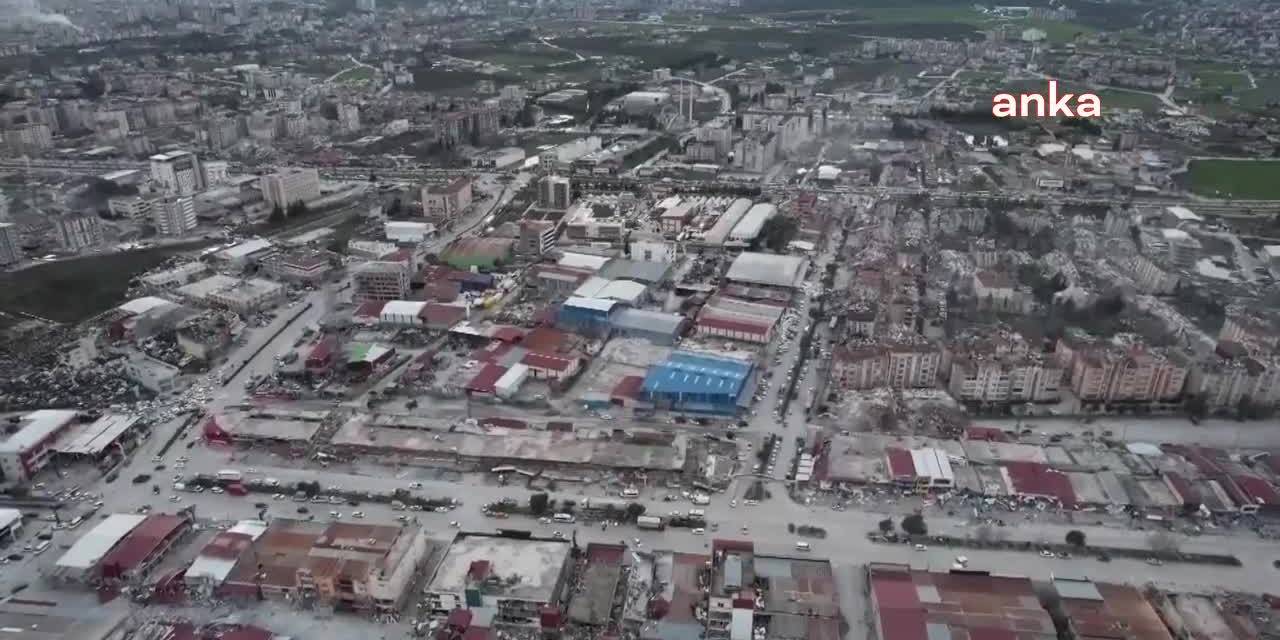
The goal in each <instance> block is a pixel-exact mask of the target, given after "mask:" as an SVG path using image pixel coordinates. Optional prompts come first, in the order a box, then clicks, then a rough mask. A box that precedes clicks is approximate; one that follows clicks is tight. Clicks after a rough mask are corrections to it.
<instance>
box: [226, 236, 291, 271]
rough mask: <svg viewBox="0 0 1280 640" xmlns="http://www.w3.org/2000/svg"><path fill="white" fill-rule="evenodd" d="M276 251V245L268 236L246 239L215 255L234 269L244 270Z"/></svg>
mask: <svg viewBox="0 0 1280 640" xmlns="http://www.w3.org/2000/svg"><path fill="white" fill-rule="evenodd" d="M275 252H276V247H275V245H274V244H272V243H271V241H270V240H267V239H266V238H254V239H252V240H245V241H244V242H241V243H239V244H237V245H235V246H232V247H227V248H226V249H223V250H222V251H219V252H218V253H217V254H215V257H216V258H217V259H218V260H220V261H222V262H223V263H225V264H226V265H227V266H228V267H231V268H233V269H240V270H244V269H247V268H249V267H250V266H252V265H255V264H258V263H259V262H261V261H263V260H265V259H266V258H268V257H269V256H271V255H273V254H274V253H275Z"/></svg>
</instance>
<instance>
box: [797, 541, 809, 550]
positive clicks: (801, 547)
mask: <svg viewBox="0 0 1280 640" xmlns="http://www.w3.org/2000/svg"><path fill="white" fill-rule="evenodd" d="M810 549H811V548H810V547H809V543H808V542H797V543H796V551H805V552H808V551H810Z"/></svg>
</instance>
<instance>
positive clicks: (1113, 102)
mask: <svg viewBox="0 0 1280 640" xmlns="http://www.w3.org/2000/svg"><path fill="white" fill-rule="evenodd" d="M1097 94H1098V99H1099V100H1101V101H1102V109H1103V112H1104V113H1105V112H1106V110H1107V109H1141V110H1142V111H1143V112H1144V113H1156V112H1158V111H1159V110H1160V108H1161V107H1163V106H1164V103H1163V102H1160V98H1157V97H1155V96H1153V95H1151V94H1149V93H1135V92H1133V91H1120V90H1118V89H1101V90H1099V91H1098V92H1097Z"/></svg>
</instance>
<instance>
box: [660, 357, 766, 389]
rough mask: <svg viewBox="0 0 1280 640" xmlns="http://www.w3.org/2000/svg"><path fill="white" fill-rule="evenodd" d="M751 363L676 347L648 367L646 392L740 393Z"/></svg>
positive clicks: (749, 371)
mask: <svg viewBox="0 0 1280 640" xmlns="http://www.w3.org/2000/svg"><path fill="white" fill-rule="evenodd" d="M751 369H752V365H751V363H749V362H744V361H742V360H734V359H731V358H720V357H716V356H709V355H703V354H700V353H692V352H688V351H677V352H675V353H672V354H671V355H670V356H668V357H667V359H666V360H664V361H662V362H660V363H658V364H657V365H655V366H654V367H653V368H651V369H650V370H649V374H648V375H647V376H645V380H644V390H645V392H646V393H680V394H697V393H711V394H725V393H727V394H730V395H735V396H736V395H737V394H738V393H740V392H741V390H742V386H743V385H744V384H745V383H746V379H747V376H748V375H750V373H751Z"/></svg>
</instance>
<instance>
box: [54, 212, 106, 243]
mask: <svg viewBox="0 0 1280 640" xmlns="http://www.w3.org/2000/svg"><path fill="white" fill-rule="evenodd" d="M53 227H54V232H55V233H56V234H57V236H58V244H59V245H60V246H61V247H62V248H63V249H66V250H67V251H83V250H85V249H89V248H92V247H96V246H98V245H100V244H102V242H103V235H102V220H100V219H99V218H98V216H96V215H84V216H60V217H57V218H54V220H53Z"/></svg>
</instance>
